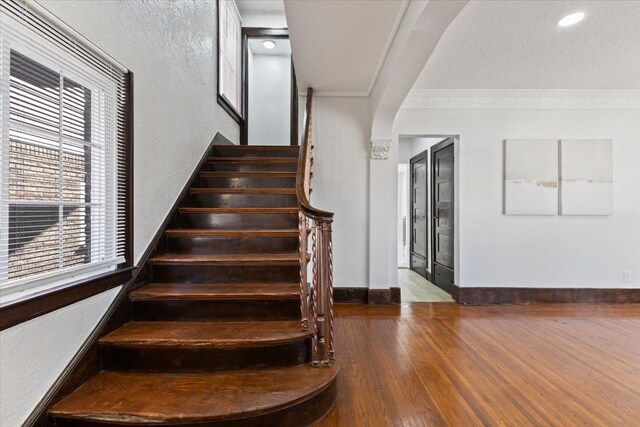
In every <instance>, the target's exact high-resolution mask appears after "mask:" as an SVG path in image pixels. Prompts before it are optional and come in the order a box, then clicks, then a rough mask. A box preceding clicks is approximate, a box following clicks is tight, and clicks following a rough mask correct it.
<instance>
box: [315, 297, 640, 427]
mask: <svg viewBox="0 0 640 427" xmlns="http://www.w3.org/2000/svg"><path fill="white" fill-rule="evenodd" d="M336 314H337V319H336V332H337V345H336V348H337V352H338V353H337V360H338V364H339V366H340V376H339V378H338V398H337V401H336V403H335V406H334V408H333V409H332V410H331V411H330V412H329V413H328V414H327V415H326V416H325V417H324V418H323V419H322V420H320V421H318V422H316V423H315V424H313V426H314V427H325V426H345V427H357V426H367V427H368V426H371V427H377V426H398V427H400V426H402V427H409V426H464V427H468V426H499V425H501V426H639V425H640V305H586V304H585V305H536V306H460V305H457V304H447V303H436V304H429V303H416V304H403V305H401V306H366V305H347V304H345V305H338V306H337V307H336Z"/></svg>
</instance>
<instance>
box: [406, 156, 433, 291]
mask: <svg viewBox="0 0 640 427" xmlns="http://www.w3.org/2000/svg"><path fill="white" fill-rule="evenodd" d="M428 155H429V149H426V150H424V151H423V152H422V153H420V154H417V155H415V156H413V157H412V158H411V159H410V160H409V186H410V188H409V260H408V261H409V269H410V270H413V271H416V270H414V269H413V262H412V261H413V242H414V232H413V223H414V221H413V220H414V218H413V216H414V215H413V164H414V163H417V162H419V161H421V160H423V159H424V160H425V163H426V161H427V156H428ZM425 166H426V165H425ZM425 179H426V182H425V183H424V186H425V193H426V194H425V203H426V202H427V200H428V198H429V191H430V188H429V187H430V186H429V168H428V166H427V167H425ZM425 214H427V215H430V212H427V206H425ZM427 221H428V220H427ZM424 232H425V236H424V241H425V244H427V245H428V242H429V227H427V226H426V224H425V228H424ZM426 249H427V250H426V252H427V254H426V256H425V260H424V263H425V279H427V280H431V278H430V277H429V276H430V273H429V271H427V269H426V266H427V264H428V263H429V258H428V255H429V253H428V252H429V250H428V248H426ZM416 273H418V272H417V271H416Z"/></svg>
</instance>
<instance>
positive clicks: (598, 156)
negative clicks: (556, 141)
mask: <svg viewBox="0 0 640 427" xmlns="http://www.w3.org/2000/svg"><path fill="white" fill-rule="evenodd" d="M560 164H561V167H560V174H561V178H560V189H561V190H560V194H561V196H560V214H561V215H611V213H612V192H613V143H612V141H611V140H610V139H563V140H561V141H560Z"/></svg>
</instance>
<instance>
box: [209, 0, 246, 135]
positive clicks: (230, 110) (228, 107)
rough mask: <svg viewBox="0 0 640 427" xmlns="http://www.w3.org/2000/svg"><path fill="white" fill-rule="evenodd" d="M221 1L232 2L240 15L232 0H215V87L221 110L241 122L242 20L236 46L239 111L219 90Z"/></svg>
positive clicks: (242, 106) (243, 106)
mask: <svg viewBox="0 0 640 427" xmlns="http://www.w3.org/2000/svg"><path fill="white" fill-rule="evenodd" d="M221 1H230V2H232V3H233V7H234V8H236V11H237V12H238V16H239V17H240V12H239V11H238V9H237V5H236V4H235V1H234V0H216V87H217V90H216V92H217V99H218V105H220V106H221V107H222V109H223V110H225V111H226V112H227V114H229V115H230V116H231V118H232V119H233V120H234V121H235V122H236V123H238V124H242V123H243V121H244V116H245V114H244V111H245V100H244V98H245V95H244V87H245V81H246V77H245V72H244V61H243V59H242V20H241V21H240V39H239V42H240V44H239V46H238V56H239V58H240V70H239V71H240V76H239V79H240V85H239V91H240V105H239V106H238V107H239V108H240V111H237V110H236V108H235V107H234V106H233V105H232V104H231V102H229V100H228V99H227V97H226V96H225V95H224V94H223V93H222V92H221V84H220V74H221V73H220V66H221V61H220V47H221V42H220V41H221V39H222V37H221V26H220V2H221Z"/></svg>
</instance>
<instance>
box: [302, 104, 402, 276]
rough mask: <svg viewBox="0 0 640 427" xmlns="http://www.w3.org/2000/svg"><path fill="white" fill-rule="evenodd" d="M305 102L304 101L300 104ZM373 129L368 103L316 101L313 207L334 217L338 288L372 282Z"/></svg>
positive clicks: (335, 273)
mask: <svg viewBox="0 0 640 427" xmlns="http://www.w3.org/2000/svg"><path fill="white" fill-rule="evenodd" d="M305 102H306V99H304V98H302V99H301V103H300V105H305ZM370 126H371V125H370V119H369V103H368V99H367V98H348V97H314V98H313V127H312V129H313V135H312V138H313V145H314V146H315V150H314V154H313V157H314V163H313V178H312V180H311V186H312V188H313V192H312V193H311V203H312V204H313V205H314V206H316V207H318V208H320V209H326V210H329V211H332V212H335V220H334V226H333V248H334V257H333V259H334V282H335V286H337V287H340V286H343V287H344V286H349V287H367V285H368V283H369V278H368V271H369V264H368V251H369V238H368V233H369V222H368V216H369V200H368V197H367V196H368V193H369V186H368V176H369V153H370V151H369V149H370V140H369V138H370V136H369V135H370V134H369V132H370ZM396 174H397V169H396ZM394 182H397V178H396V179H395V180H394ZM396 203H397V202H396V201H394V202H393V204H394V206H395V205H396ZM394 253H395V252H394Z"/></svg>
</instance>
